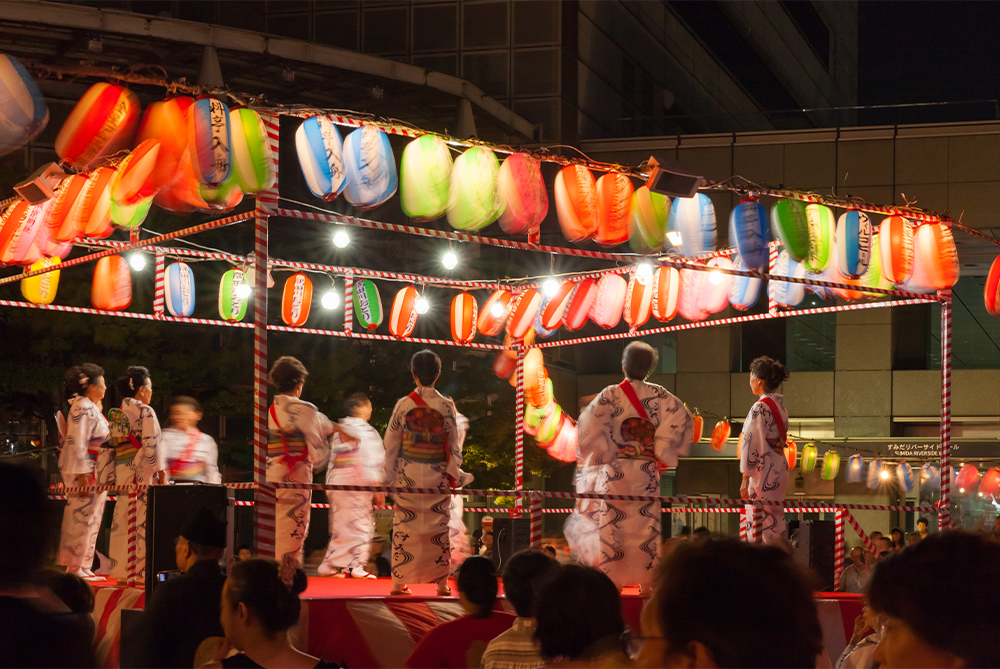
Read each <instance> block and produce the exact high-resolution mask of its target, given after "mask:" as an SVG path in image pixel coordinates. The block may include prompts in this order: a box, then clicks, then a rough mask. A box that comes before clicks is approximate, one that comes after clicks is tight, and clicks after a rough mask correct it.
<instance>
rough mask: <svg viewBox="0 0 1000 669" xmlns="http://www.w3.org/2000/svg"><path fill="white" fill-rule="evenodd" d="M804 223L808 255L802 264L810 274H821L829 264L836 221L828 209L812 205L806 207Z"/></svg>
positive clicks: (833, 245) (819, 205) (833, 243)
mask: <svg viewBox="0 0 1000 669" xmlns="http://www.w3.org/2000/svg"><path fill="white" fill-rule="evenodd" d="M806 223H807V224H808V226H809V255H807V256H806V257H805V259H804V260H803V261H802V264H803V265H805V266H806V269H808V270H809V271H810V272H822V271H823V270H824V269H826V267H827V265H829V264H830V257H831V253H832V252H833V249H834V247H835V241H834V240H835V239H836V237H835V235H836V231H837V221H836V219H834V217H833V212H832V211H830V208H829V207H825V206H823V205H821V204H815V203H813V204H807V205H806Z"/></svg>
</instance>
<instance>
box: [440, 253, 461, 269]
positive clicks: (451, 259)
mask: <svg viewBox="0 0 1000 669" xmlns="http://www.w3.org/2000/svg"><path fill="white" fill-rule="evenodd" d="M441 264H442V265H444V268H445V269H455V268H456V267H458V256H457V255H455V252H454V251H451V250H449V251H448V252H447V253H445V254H444V257H443V258H441Z"/></svg>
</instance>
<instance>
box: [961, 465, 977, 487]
mask: <svg viewBox="0 0 1000 669" xmlns="http://www.w3.org/2000/svg"><path fill="white" fill-rule="evenodd" d="M977 483H979V468H978V467H976V466H975V465H972V464H968V465H963V466H962V468H961V469H959V470H958V475H956V476H955V487H956V488H958V491H959V492H966V491H968V492H972V489H973V488H975V487H976V484H977Z"/></svg>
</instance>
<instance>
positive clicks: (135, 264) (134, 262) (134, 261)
mask: <svg viewBox="0 0 1000 669" xmlns="http://www.w3.org/2000/svg"><path fill="white" fill-rule="evenodd" d="M128 264H129V265H131V266H132V269H134V270H135V271H136V272H141V271H142V270H143V269H144V268H145V267H146V256H145V254H142V253H139V252H138V251H136V252H135V253H133V254H132V255H130V256H129V257H128Z"/></svg>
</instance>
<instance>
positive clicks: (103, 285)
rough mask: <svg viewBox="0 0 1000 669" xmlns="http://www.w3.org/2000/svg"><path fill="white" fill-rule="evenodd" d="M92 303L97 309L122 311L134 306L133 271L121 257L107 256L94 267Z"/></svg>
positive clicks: (91, 288)
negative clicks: (131, 305)
mask: <svg viewBox="0 0 1000 669" xmlns="http://www.w3.org/2000/svg"><path fill="white" fill-rule="evenodd" d="M90 303H91V304H93V305H94V308H95V309H106V310H108V311H121V310H122V309H127V308H128V306H129V305H130V304H132V271H131V270H130V269H129V266H128V262H127V261H126V260H125V258H122V257H121V256H105V257H104V258H101V259H100V260H98V261H97V266H95V267H94V281H93V283H92V284H91V286H90Z"/></svg>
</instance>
